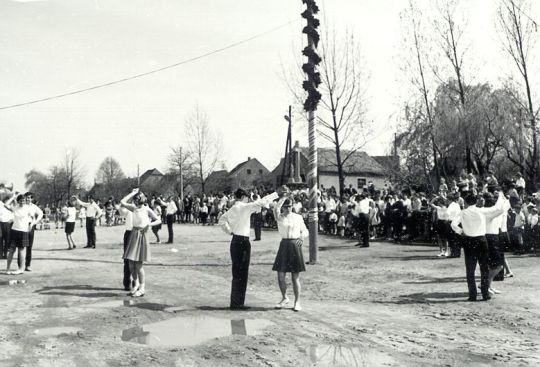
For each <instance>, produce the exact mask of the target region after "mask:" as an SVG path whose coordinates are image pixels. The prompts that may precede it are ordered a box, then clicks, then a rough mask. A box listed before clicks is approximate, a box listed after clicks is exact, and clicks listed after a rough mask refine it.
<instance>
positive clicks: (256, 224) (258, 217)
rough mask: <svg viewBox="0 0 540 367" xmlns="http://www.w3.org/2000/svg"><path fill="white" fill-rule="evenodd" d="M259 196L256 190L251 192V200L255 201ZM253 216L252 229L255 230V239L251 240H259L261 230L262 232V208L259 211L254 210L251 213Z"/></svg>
mask: <svg viewBox="0 0 540 367" xmlns="http://www.w3.org/2000/svg"><path fill="white" fill-rule="evenodd" d="M260 198H261V197H260V195H259V194H258V192H257V190H255V191H254V192H253V196H252V200H253V201H257V200H259V199H260ZM252 218H253V230H254V231H255V239H254V240H253V241H260V240H261V232H262V225H263V216H262V208H261V210H259V211H256V212H255V213H253V215H252Z"/></svg>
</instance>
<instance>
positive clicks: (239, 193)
mask: <svg viewBox="0 0 540 367" xmlns="http://www.w3.org/2000/svg"><path fill="white" fill-rule="evenodd" d="M234 198H235V199H236V200H238V201H247V200H248V199H249V196H248V193H247V192H246V190H244V189H242V188H241V187H239V188H238V189H236V191H235V192H234Z"/></svg>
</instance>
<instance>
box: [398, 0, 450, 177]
mask: <svg viewBox="0 0 540 367" xmlns="http://www.w3.org/2000/svg"><path fill="white" fill-rule="evenodd" d="M404 20H405V21H406V22H407V23H409V25H410V26H409V27H408V28H409V32H408V33H409V34H408V36H407V38H406V40H407V42H408V40H409V39H410V40H411V41H410V43H411V51H412V59H413V60H414V61H413V62H412V63H413V64H414V66H413V67H412V72H411V81H412V84H413V85H414V87H415V88H416V89H417V90H418V92H419V93H420V95H421V97H422V98H421V100H422V107H420V108H421V110H423V111H422V112H423V113H421V114H420V116H421V117H424V119H425V120H426V123H427V124H428V129H427V132H428V135H429V139H427V140H426V142H425V143H427V144H428V146H430V148H431V152H432V157H431V159H429V157H424V159H423V161H422V162H424V163H426V162H429V161H430V160H432V161H433V168H434V170H435V176H436V179H437V183H439V182H440V177H441V167H440V164H439V156H440V150H439V149H438V145H437V143H436V141H435V133H434V125H435V122H434V120H433V112H432V107H431V99H430V90H429V88H428V82H427V75H426V74H427V70H426V67H427V65H426V64H428V61H427V60H426V59H427V55H426V50H425V49H424V47H423V46H424V45H425V44H426V39H425V37H424V33H423V29H422V13H421V12H420V10H419V9H418V7H417V6H416V4H415V3H414V1H413V0H409V8H408V10H407V11H406V12H405V14H404ZM411 35H412V37H410V36H411ZM420 116H418V117H420ZM406 121H407V122H410V123H414V124H416V123H417V121H415V119H411V118H409V117H408V116H407V118H406ZM424 172H425V170H424Z"/></svg>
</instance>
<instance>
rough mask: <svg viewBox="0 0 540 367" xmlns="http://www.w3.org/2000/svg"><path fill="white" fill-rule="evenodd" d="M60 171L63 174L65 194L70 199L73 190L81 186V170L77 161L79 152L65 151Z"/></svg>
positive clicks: (74, 150) (73, 149)
mask: <svg viewBox="0 0 540 367" xmlns="http://www.w3.org/2000/svg"><path fill="white" fill-rule="evenodd" d="M62 170H63V171H64V174H65V182H64V185H65V192H66V194H67V197H70V196H71V194H72V193H73V191H74V189H76V188H78V187H79V186H80V185H81V183H82V178H83V170H82V167H81V164H80V161H79V151H78V150H77V149H76V148H72V149H68V150H66V153H65V159H64V162H63V164H62Z"/></svg>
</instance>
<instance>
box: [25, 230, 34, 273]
mask: <svg viewBox="0 0 540 367" xmlns="http://www.w3.org/2000/svg"><path fill="white" fill-rule="evenodd" d="M35 230H36V227H32V229H31V230H30V232H28V247H27V248H26V258H25V260H24V263H25V264H24V266H25V267H26V268H29V267H30V265H31V264H32V248H33V247H34V232H35Z"/></svg>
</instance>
